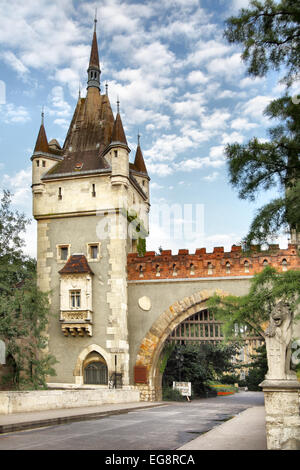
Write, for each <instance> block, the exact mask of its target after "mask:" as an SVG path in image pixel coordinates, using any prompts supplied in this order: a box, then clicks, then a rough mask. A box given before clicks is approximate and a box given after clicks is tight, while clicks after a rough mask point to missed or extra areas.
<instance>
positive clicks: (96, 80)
mask: <svg viewBox="0 0 300 470" xmlns="http://www.w3.org/2000/svg"><path fill="white" fill-rule="evenodd" d="M96 15H97V9H96V14H95V19H94V33H93V40H92V47H91V55H90V62H89V68H88V70H87V72H88V82H87V88H90V87H94V88H98V89H99V90H100V74H101V70H100V62H99V53H98V43H97V32H96V28H97V16H96Z"/></svg>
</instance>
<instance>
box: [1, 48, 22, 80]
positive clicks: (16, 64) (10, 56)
mask: <svg viewBox="0 0 300 470" xmlns="http://www.w3.org/2000/svg"><path fill="white" fill-rule="evenodd" d="M1 57H2V58H3V60H4V62H6V63H7V65H9V66H10V67H11V68H12V69H13V70H15V71H16V72H17V73H18V74H19V75H21V76H22V75H25V74H27V73H28V68H27V67H26V66H25V65H24V64H23V62H22V61H21V60H20V59H18V57H16V55H15V54H14V53H13V52H12V51H5V52H3V53H2V55H1Z"/></svg>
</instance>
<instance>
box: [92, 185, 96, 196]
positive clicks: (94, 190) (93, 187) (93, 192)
mask: <svg viewBox="0 0 300 470" xmlns="http://www.w3.org/2000/svg"><path fill="white" fill-rule="evenodd" d="M92 196H93V197H96V185H95V184H93V185H92Z"/></svg>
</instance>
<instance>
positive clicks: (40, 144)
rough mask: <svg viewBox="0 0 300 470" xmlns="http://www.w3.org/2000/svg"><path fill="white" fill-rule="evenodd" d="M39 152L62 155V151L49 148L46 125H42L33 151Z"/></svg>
mask: <svg viewBox="0 0 300 470" xmlns="http://www.w3.org/2000/svg"><path fill="white" fill-rule="evenodd" d="M38 152H43V153H50V154H53V155H56V156H61V155H62V150H61V149H59V148H53V147H49V144H48V139H47V135H46V130H45V127H44V124H41V127H40V130H39V133H38V136H37V139H36V144H35V147H34V151H33V153H38Z"/></svg>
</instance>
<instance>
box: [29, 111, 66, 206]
mask: <svg viewBox="0 0 300 470" xmlns="http://www.w3.org/2000/svg"><path fill="white" fill-rule="evenodd" d="M61 160H62V149H61V147H60V145H59V143H58V142H57V140H56V139H52V140H51V141H50V143H48V139H47V135H46V130H45V126H44V112H42V120H41V125H40V130H39V133H38V137H37V140H36V144H35V147H34V151H33V154H32V157H31V161H32V192H33V195H34V196H35V195H37V194H40V193H42V192H43V191H44V184H43V182H42V178H43V176H44V175H45V174H46V173H47V172H48V171H49V170H50V169H51V168H52V167H53V166H54V165H56V164H57V162H59V161H61ZM33 202H34V201H33Z"/></svg>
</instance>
